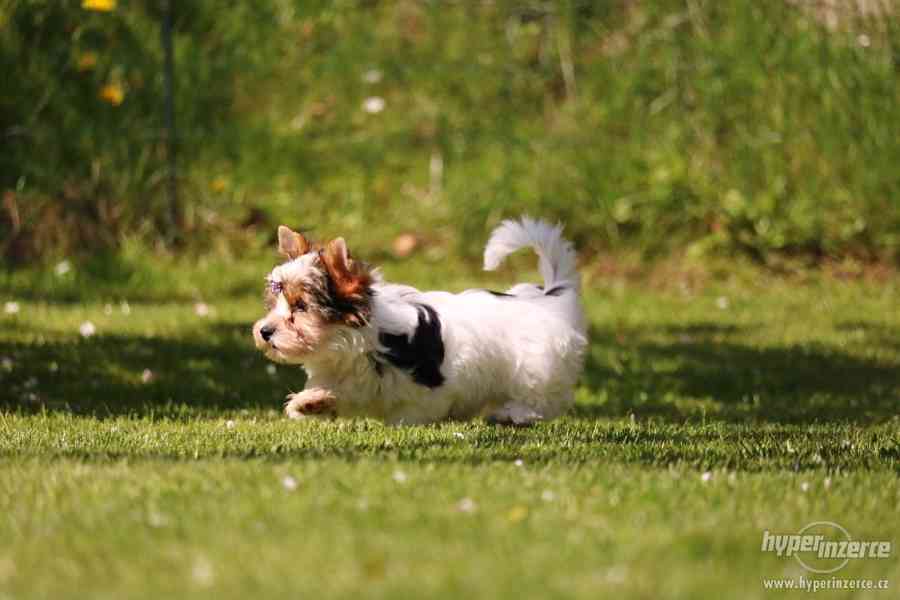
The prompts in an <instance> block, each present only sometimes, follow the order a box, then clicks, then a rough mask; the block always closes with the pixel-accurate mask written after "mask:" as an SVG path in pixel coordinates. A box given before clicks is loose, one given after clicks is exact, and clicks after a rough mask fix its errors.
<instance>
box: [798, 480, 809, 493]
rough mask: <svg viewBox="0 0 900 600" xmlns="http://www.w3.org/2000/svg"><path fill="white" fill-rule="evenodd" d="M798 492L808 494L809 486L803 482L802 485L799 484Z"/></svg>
mask: <svg viewBox="0 0 900 600" xmlns="http://www.w3.org/2000/svg"><path fill="white" fill-rule="evenodd" d="M800 491H801V492H808V491H809V484H808V483H806V482H805V481H804V482H803V483H801V484H800Z"/></svg>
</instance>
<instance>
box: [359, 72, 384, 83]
mask: <svg viewBox="0 0 900 600" xmlns="http://www.w3.org/2000/svg"><path fill="white" fill-rule="evenodd" d="M381 78H382V73H381V71H379V70H378V69H369V70H368V71H366V72H365V73H363V81H365V82H366V83H378V82H380V81H381Z"/></svg>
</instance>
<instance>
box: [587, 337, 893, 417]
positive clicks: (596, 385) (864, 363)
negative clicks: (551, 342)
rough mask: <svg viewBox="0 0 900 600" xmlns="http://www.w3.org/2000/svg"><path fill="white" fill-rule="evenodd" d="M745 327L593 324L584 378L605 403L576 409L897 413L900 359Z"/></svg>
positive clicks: (610, 412) (678, 413) (601, 412)
mask: <svg viewBox="0 0 900 600" xmlns="http://www.w3.org/2000/svg"><path fill="white" fill-rule="evenodd" d="M742 333H745V332H744V331H743V330H742V329H740V328H738V327H736V326H732V325H726V326H723V325H718V324H713V323H695V324H690V325H686V326H683V327H679V326H669V327H665V328H662V329H657V330H642V329H630V330H628V331H621V330H620V331H612V330H603V329H596V328H592V330H591V333H590V335H591V342H592V351H591V354H590V355H589V357H588V360H587V364H586V368H585V377H584V379H583V381H584V385H585V386H586V387H587V389H588V390H589V391H590V392H591V395H592V396H596V397H597V398H598V399H599V401H598V402H596V403H587V404H581V405H579V406H578V407H577V408H576V414H577V415H579V416H582V417H586V418H588V417H598V416H620V415H622V414H628V413H632V414H635V415H637V416H647V417H649V416H652V417H659V418H662V419H665V420H684V419H695V418H700V419H703V418H705V419H710V420H735V421H742V420H759V421H769V422H800V421H810V422H812V421H819V422H830V421H847V422H877V421H881V420H886V419H890V418H893V417H894V416H896V414H897V410H898V406H900V365H897V364H885V363H879V362H876V361H873V360H867V359H864V358H861V357H858V356H854V355H852V354H850V353H848V352H846V351H844V350H840V349H837V348H834V347H832V346H826V345H822V344H809V345H803V346H776V347H757V346H752V345H747V344H742V343H739V342H737V341H735V339H733V338H736V337H738V338H739V337H740V334H742ZM660 334H663V335H662V337H661V338H660ZM661 340H662V341H661ZM881 341H882V342H887V341H888V340H887V337H885V338H884V339H882V340H881Z"/></svg>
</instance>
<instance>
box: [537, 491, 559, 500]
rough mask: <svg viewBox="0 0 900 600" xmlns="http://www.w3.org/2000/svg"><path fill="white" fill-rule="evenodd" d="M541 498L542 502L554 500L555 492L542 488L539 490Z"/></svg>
mask: <svg viewBox="0 0 900 600" xmlns="http://www.w3.org/2000/svg"><path fill="white" fill-rule="evenodd" d="M541 500H543V501H544V502H553V501H554V500H556V494H554V493H553V490H544V491H543V492H541Z"/></svg>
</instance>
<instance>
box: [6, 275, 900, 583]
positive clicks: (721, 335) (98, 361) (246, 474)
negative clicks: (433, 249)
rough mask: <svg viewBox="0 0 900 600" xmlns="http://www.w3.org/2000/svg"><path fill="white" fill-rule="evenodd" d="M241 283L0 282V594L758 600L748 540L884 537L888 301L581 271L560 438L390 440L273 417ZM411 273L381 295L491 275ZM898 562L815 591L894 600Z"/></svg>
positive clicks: (850, 293) (893, 523)
mask: <svg viewBox="0 0 900 600" xmlns="http://www.w3.org/2000/svg"><path fill="white" fill-rule="evenodd" d="M263 264H264V263H261V262H258V261H257V262H254V261H246V263H242V265H240V266H234V265H221V264H215V263H213V264H205V263H203V262H200V263H199V264H198V265H195V266H194V267H192V268H191V269H187V268H184V267H172V268H171V269H169V268H160V269H158V270H157V271H152V272H151V271H141V272H139V273H132V274H130V275H128V276H127V277H125V280H126V281H125V283H119V284H111V283H102V282H98V281H94V280H92V279H90V278H89V277H86V278H81V273H78V272H76V273H70V274H67V275H65V276H63V277H61V278H60V277H57V276H55V275H52V274H49V275H46V276H37V275H35V274H34V273H29V274H27V275H21V274H20V275H4V276H3V277H4V278H3V279H2V282H0V292H2V296H0V300H2V301H3V302H7V301H15V302H17V303H18V308H19V310H18V312H14V313H10V312H5V313H0V359H2V364H0V599H3V600H5V599H7V598H31V597H46V598H61V597H79V598H82V597H101V598H125V597H127V598H137V597H153V598H163V597H182V596H186V595H191V596H196V597H216V598H225V597H236V598H237V597H240V598H246V597H293V598H298V597H309V598H316V597H335V596H340V595H350V594H354V595H360V594H362V593H364V594H365V596H366V597H369V596H372V597H398V596H399V597H423V596H426V595H427V596H440V597H448V598H449V597H467V596H474V595H477V596H479V597H489V598H496V597H500V598H505V597H508V598H516V597H522V596H531V597H560V598H564V597H565V598H568V597H572V596H577V597H585V598H600V597H605V596H614V597H617V598H658V597H684V598H698V597H709V598H724V597H729V598H733V597H740V598H768V597H780V596H783V595H786V594H787V592H783V591H781V592H776V591H767V590H765V589H764V587H763V579H764V578H779V577H791V578H798V577H800V576H801V575H804V576H806V577H807V578H809V577H810V574H809V573H806V572H805V571H803V570H801V568H800V567H799V566H798V564H797V563H796V562H795V561H794V560H792V559H788V558H783V557H781V558H780V557H777V556H774V555H772V554H766V553H762V552H761V551H760V544H761V539H762V533H763V531H764V530H769V531H773V532H782V533H793V532H796V531H798V530H799V529H801V528H802V527H803V526H804V525H806V524H807V523H809V522H812V521H821V520H827V521H835V522H838V523H840V524H841V525H843V526H844V527H845V528H846V529H847V530H848V531H849V532H850V533H851V534H852V535H853V536H854V538H857V539H861V540H885V539H887V540H892V541H893V542H894V544H895V545H896V544H897V543H898V542H900V509H898V506H900V485H898V473H900V419H898V413H900V310H898V306H900V303H898V299H900V295H898V288H897V284H896V283H891V282H888V283H880V284H867V283H859V282H843V281H839V280H836V279H828V278H824V277H819V276H815V277H810V278H806V279H804V280H803V281H786V280H783V279H779V278H776V277H774V276H772V275H766V274H762V273H759V272H755V271H747V270H745V269H740V268H738V269H735V273H737V274H734V275H730V276H727V277H726V276H715V274H712V275H710V274H707V276H704V277H699V278H697V277H693V276H688V274H686V273H672V274H671V276H668V277H661V278H657V280H653V279H651V280H647V281H642V282H631V281H629V280H626V279H621V278H604V277H601V276H599V275H596V274H593V273H591V272H589V271H586V275H587V281H586V285H585V287H586V290H587V291H586V304H587V309H588V313H589V315H590V319H591V339H592V347H591V348H592V349H591V354H590V357H589V360H588V365H587V369H586V373H585V376H584V377H583V380H582V384H581V387H580V388H579V390H578V404H577V407H576V409H575V411H574V412H573V414H572V415H570V416H568V417H566V418H563V419H560V420H558V421H554V422H551V423H545V424H541V425H538V426H536V427H533V428H529V429H509V428H502V427H494V426H489V425H487V424H485V423H484V422H482V421H476V422H472V423H447V424H441V425H436V426H430V427H409V428H392V427H385V426H384V425H382V424H380V423H377V422H373V421H344V420H338V421H332V422H316V421H310V422H300V423H298V422H288V421H286V420H285V419H283V418H282V417H281V415H280V412H279V410H280V406H281V401H282V400H283V398H284V396H285V394H287V393H288V392H289V391H292V390H297V389H298V388H300V387H301V386H302V383H303V376H302V373H301V372H300V371H299V370H295V369H288V368H284V367H277V368H274V370H273V369H272V368H267V367H268V365H267V363H266V362H265V361H264V360H263V359H262V358H261V357H260V356H258V355H257V353H256V352H255V350H254V349H253V346H252V342H251V339H250V336H249V325H250V323H251V322H252V321H253V320H254V319H255V318H256V317H257V316H258V314H259V313H260V311H261V309H262V305H261V301H260V293H259V292H260V291H259V290H256V289H255V288H256V287H258V284H261V281H262V279H261V278H262V273H264V267H263V266H262V265H263ZM528 264H530V262H529V263H528ZM416 265H417V266H415V265H414V266H409V267H404V268H400V267H398V266H396V265H390V264H389V265H388V266H387V269H386V270H387V275H388V277H395V278H401V279H404V280H407V281H411V282H414V283H417V284H420V285H422V286H433V285H441V286H442V287H448V286H447V284H446V282H444V283H443V284H441V280H442V275H443V274H444V273H446V272H447V271H448V270H450V271H453V272H455V273H457V275H455V276H454V280H453V281H454V283H453V285H451V286H449V287H451V288H454V289H462V288H464V287H466V286H469V285H478V284H481V285H492V284H493V285H496V284H497V281H498V279H503V278H505V279H503V280H504V281H507V282H508V281H510V280H511V279H510V278H511V277H512V272H513V269H510V270H508V271H507V272H506V273H505V274H504V275H500V276H498V275H491V276H489V277H488V276H482V275H481V274H478V273H475V272H474V269H471V270H467V269H465V268H462V267H456V266H453V265H450V266H448V267H446V268H444V267H440V268H433V267H431V266H429V265H428V264H424V263H416ZM226 269H228V270H226ZM226 272H227V273H229V277H228V278H227V279H226V278H224V277H223V276H222V274H223V273H226ZM654 281H656V282H655V283H654ZM659 281H662V283H659ZM124 299H127V301H128V305H127V309H126V308H125V306H124V304H123V300H124ZM198 302H203V303H205V304H206V305H207V308H208V314H206V315H205V316H200V315H198V314H197V313H198V306H197V303H198ZM123 309H124V310H123ZM200 312H203V311H202V310H201V311H200ZM85 321H90V322H91V323H93V325H94V327H95V330H96V333H95V334H94V335H93V336H90V337H83V336H82V335H81V334H80V333H79V328H80V326H81V325H82V324H83V323H84V322H85ZM897 556H898V554H897V550H896V548H894V551H893V555H892V557H891V559H889V560H875V559H870V560H857V561H853V562H851V563H850V565H849V566H847V567H846V568H845V569H843V570H841V571H840V572H838V573H837V575H838V576H840V577H852V578H872V579H876V580H881V579H888V580H889V584H890V586H891V589H890V590H889V591H887V592H885V591H871V592H864V593H860V592H852V591H841V592H826V593H820V594H819V595H823V596H825V597H851V596H854V597H855V596H860V595H862V596H867V595H868V596H869V597H873V598H888V597H896V594H897V591H896V590H897V589H898V586H900V566H898V560H897ZM797 593H798V592H794V594H797Z"/></svg>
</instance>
